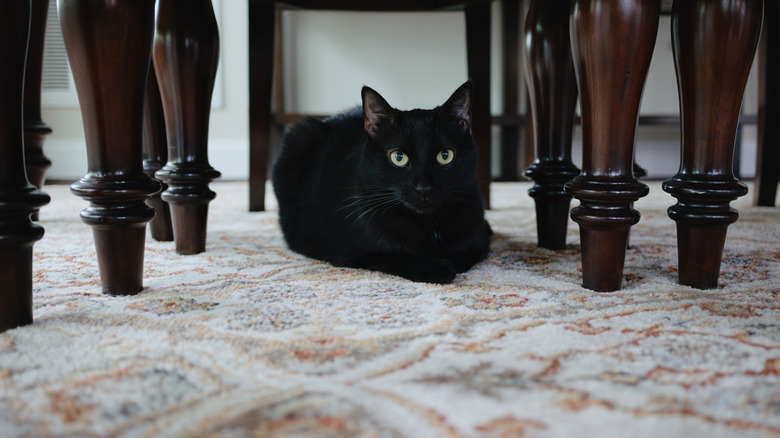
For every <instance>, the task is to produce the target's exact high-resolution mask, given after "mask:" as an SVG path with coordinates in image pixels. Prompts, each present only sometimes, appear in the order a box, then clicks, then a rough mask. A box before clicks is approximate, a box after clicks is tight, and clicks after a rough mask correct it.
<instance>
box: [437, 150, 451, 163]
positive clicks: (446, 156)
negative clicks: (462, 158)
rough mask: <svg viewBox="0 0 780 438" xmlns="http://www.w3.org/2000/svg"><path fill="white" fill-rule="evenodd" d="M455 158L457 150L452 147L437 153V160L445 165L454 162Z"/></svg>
mask: <svg viewBox="0 0 780 438" xmlns="http://www.w3.org/2000/svg"><path fill="white" fill-rule="evenodd" d="M454 158H455V152H454V151H453V150H452V149H445V150H443V151H441V152H439V154H438V155H436V162H437V163H439V164H441V165H442V166H444V165H445V164H450V163H452V160H453V159H454Z"/></svg>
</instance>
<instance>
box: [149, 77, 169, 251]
mask: <svg viewBox="0 0 780 438" xmlns="http://www.w3.org/2000/svg"><path fill="white" fill-rule="evenodd" d="M143 132H144V136H143V148H142V150H143V153H142V156H143V160H144V172H145V173H146V174H147V175H149V176H150V177H152V178H155V173H156V172H157V171H158V170H160V169H162V168H163V166H165V163H167V162H168V140H167V136H166V133H165V115H164V114H163V108H162V100H161V98H160V87H159V86H158V85H157V76H156V75H155V74H154V68H153V67H152V65H151V63H150V65H149V75H148V76H147V79H146V93H145V95H144V131H143ZM167 188H168V185H167V184H162V190H166V189H167ZM161 194H162V193H155V194H154V195H152V197H151V198H149V200H148V201H146V203H147V204H149V206H151V207H152V208H154V219H152V221H151V222H150V223H149V228H150V230H151V233H152V238H153V239H154V240H157V241H159V242H171V241H173V226H172V225H171V209H170V207H168V203H167V202H165V201H163V200H162V197H161Z"/></svg>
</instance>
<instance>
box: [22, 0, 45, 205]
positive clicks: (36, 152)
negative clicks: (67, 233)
mask: <svg viewBox="0 0 780 438" xmlns="http://www.w3.org/2000/svg"><path fill="white" fill-rule="evenodd" d="M31 3H32V16H31V18H30V43H29V46H28V49H27V67H26V69H25V74H24V154H25V165H26V167H27V177H28V178H29V180H30V182H31V183H32V184H33V185H34V186H36V187H38V188H39V189H40V188H42V187H43V183H44V181H45V180H46V171H47V170H48V169H49V167H51V160H49V158H48V157H46V155H44V153H43V142H44V141H45V140H46V137H47V136H48V135H49V134H51V132H52V131H51V128H50V127H49V126H48V125H46V123H44V122H43V120H41V78H42V72H43V43H44V38H45V35H46V18H47V15H48V13H49V0H31ZM33 219H35V218H33Z"/></svg>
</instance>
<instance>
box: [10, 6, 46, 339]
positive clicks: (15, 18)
mask: <svg viewBox="0 0 780 438" xmlns="http://www.w3.org/2000/svg"><path fill="white" fill-rule="evenodd" d="M29 20H30V3H29V2H28V1H14V2H8V3H6V4H4V5H3V13H2V14H0V59H2V60H3V62H2V63H0V278H2V281H3V284H2V286H1V287H0V332H4V331H6V330H8V329H11V328H14V327H19V326H21V325H25V324H30V323H32V321H33V313H32V248H33V243H34V242H36V241H38V240H39V239H40V238H41V237H42V236H43V228H41V227H40V226H38V225H35V224H33V223H32V221H30V214H32V213H33V212H35V211H37V210H38V208H40V207H41V206H42V205H45V204H46V203H48V202H49V196H48V195H46V194H45V193H43V192H41V191H39V190H37V189H36V188H35V186H33V185H31V184H30V183H29V182H28V181H27V176H26V175H25V170H24V143H23V139H22V130H23V122H22V101H23V98H22V87H23V84H24V63H25V55H26V52H27V37H28V32H29V23H30V21H29Z"/></svg>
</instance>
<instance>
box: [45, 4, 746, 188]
mask: <svg viewBox="0 0 780 438" xmlns="http://www.w3.org/2000/svg"><path fill="white" fill-rule="evenodd" d="M220 8H221V9H220V11H219V12H220V14H221V17H222V23H221V28H220V36H221V43H222V44H221V63H220V67H219V68H220V69H221V71H222V79H223V80H222V81H221V84H220V85H218V86H221V87H223V88H222V91H223V105H222V106H221V107H219V108H214V109H213V110H212V112H211V123H210V135H209V145H210V146H209V148H210V151H209V160H210V162H211V164H212V166H214V167H215V168H216V169H217V170H219V171H221V172H222V173H223V178H225V179H243V178H246V177H247V173H248V162H247V157H248V140H247V135H248V134H247V133H248V130H249V127H248V114H247V112H248V104H249V102H248V93H247V89H248V71H247V70H248V62H247V33H248V23H247V19H246V2H245V1H237V0H223V1H222V2H221V6H220ZM499 14H500V2H494V17H493V20H494V31H493V50H492V52H493V62H492V69H493V70H492V71H493V78H492V79H493V90H492V96H491V97H492V102H493V103H492V109H493V112H494V114H497V113H499V112H500V108H501V103H502V102H501V86H502V84H501V70H500V68H501V64H500V59H501V57H500V29H499V27H500V15H499ZM283 26H284V30H285V35H286V37H285V38H284V53H285V55H284V59H285V63H284V71H285V72H286V73H285V78H286V79H285V83H284V94H285V96H284V104H285V109H286V111H291V112H309V113H331V112H335V111H339V110H341V109H344V108H345V107H349V106H352V105H356V104H358V103H359V102H360V87H361V86H362V85H364V84H365V85H369V86H371V87H372V88H374V89H376V90H377V91H379V92H380V93H381V94H382V95H383V96H384V97H385V98H386V99H387V100H388V101H389V102H390V104H392V105H394V106H396V107H398V108H401V109H410V108H417V107H420V108H427V107H433V106H436V105H439V104H441V103H443V102H444V100H445V99H446V98H447V97H449V95H450V93H452V91H454V90H455V88H456V87H457V86H458V85H460V84H461V83H462V82H463V81H465V80H466V79H467V73H466V55H465V36H464V31H465V23H464V19H463V14H462V13H459V12H442V13H418V14H405V13H401V14H395V13H393V14H389V13H341V12H338V13H337V12H312V11H294V12H285V13H284V15H283ZM755 76H756V75H755V72H754V73H753V74H752V79H751V83H750V84H749V90H748V93H747V98H746V101H745V103H744V107H745V111H746V112H747V113H755V112H756V107H757V103H756V102H757V98H756V95H757V87H756V81H755ZM677 102H678V101H677V89H676V79H675V74H674V67H673V61H672V55H671V37H670V31H669V19H668V17H663V18H662V22H661V27H660V29H659V37H658V43H657V46H656V51H655V54H654V59H653V63H652V65H651V72H650V75H649V77H648V82H647V85H646V87H645V93H644V100H643V104H642V112H643V113H644V114H670V113H673V114H674V113H676V112H677V105H678V103H677ZM43 119H44V120H45V121H46V123H48V124H49V125H50V126H52V128H53V129H54V134H52V135H51V136H50V137H49V138H48V139H47V142H46V145H45V147H44V151H45V153H46V154H47V155H48V156H49V157H50V158H51V159H52V161H53V162H54V164H53V166H52V168H51V169H50V171H49V178H50V179H54V180H65V181H73V180H76V179H78V178H79V177H81V176H82V175H83V174H84V173H85V172H86V152H85V147H84V140H83V129H82V124H81V116H80V112H79V110H78V109H77V108H65V109H64V108H44V109H43ZM577 132H579V130H577ZM743 139H744V144H743V160H742V165H743V168H742V170H743V176H747V177H749V176H752V174H753V172H754V169H753V168H754V166H755V165H754V161H753V160H754V157H755V129H753V128H752V127H751V128H750V129H747V130H746V132H745V133H744V136H743ZM497 141H498V139H496V140H495V142H496V144H497ZM576 141H579V137H577V138H576ZM580 155H581V154H580V152H579V144H575V152H574V156H575V162H577V163H578V164H579V160H580V158H579V157H580ZM637 159H638V160H639V162H640V164H642V165H643V166H644V167H646V168H648V170H649V171H650V172H651V176H655V177H666V176H669V175H672V174H673V173H675V172H676V170H677V166H678V163H679V133H678V131H677V130H676V129H674V128H671V129H658V128H640V129H639V133H638V143H637Z"/></svg>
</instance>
